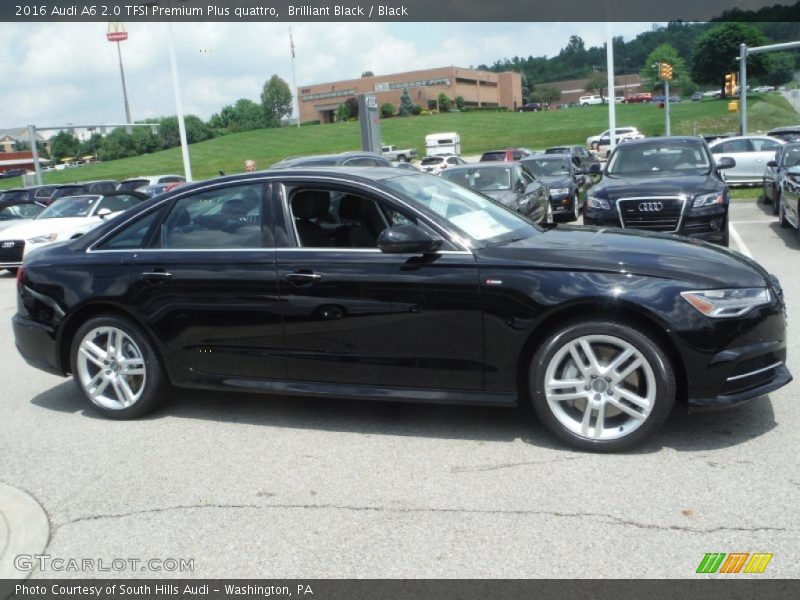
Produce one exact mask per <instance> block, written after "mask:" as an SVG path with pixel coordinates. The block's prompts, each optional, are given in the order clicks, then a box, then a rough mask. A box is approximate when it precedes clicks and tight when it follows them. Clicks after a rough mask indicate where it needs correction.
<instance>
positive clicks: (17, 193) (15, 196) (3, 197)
mask: <svg viewBox="0 0 800 600" xmlns="http://www.w3.org/2000/svg"><path fill="white" fill-rule="evenodd" d="M27 195H28V193H27V192H26V191H25V190H9V191H8V192H3V193H2V194H0V202H8V201H9V200H24V199H25V198H26V197H27Z"/></svg>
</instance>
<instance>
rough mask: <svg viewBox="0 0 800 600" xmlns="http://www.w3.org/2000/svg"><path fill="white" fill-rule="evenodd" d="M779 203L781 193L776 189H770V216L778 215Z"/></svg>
mask: <svg viewBox="0 0 800 600" xmlns="http://www.w3.org/2000/svg"><path fill="white" fill-rule="evenodd" d="M780 201H781V192H780V190H779V189H778V188H777V187H773V188H772V214H773V215H777V214H778V210H779V209H778V204H779V203H780Z"/></svg>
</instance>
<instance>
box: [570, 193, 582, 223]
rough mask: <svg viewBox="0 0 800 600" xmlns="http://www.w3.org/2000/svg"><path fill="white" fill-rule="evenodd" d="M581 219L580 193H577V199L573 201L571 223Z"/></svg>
mask: <svg viewBox="0 0 800 600" xmlns="http://www.w3.org/2000/svg"><path fill="white" fill-rule="evenodd" d="M580 218H581V203H580V198H578V193H577V192H576V193H575V197H574V198H573V199H572V218H571V219H570V221H572V222H575V221H577V220H578V219H580Z"/></svg>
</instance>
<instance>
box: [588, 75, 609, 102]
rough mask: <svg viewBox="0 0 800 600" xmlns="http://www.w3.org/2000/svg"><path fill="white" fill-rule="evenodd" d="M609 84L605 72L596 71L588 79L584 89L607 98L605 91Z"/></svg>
mask: <svg viewBox="0 0 800 600" xmlns="http://www.w3.org/2000/svg"><path fill="white" fill-rule="evenodd" d="M607 85H608V78H607V77H606V74H605V73H594V74H592V76H591V77H589V79H587V80H586V85H585V86H584V88H583V89H584V90H585V91H587V92H592V93H595V94H598V95H599V96H600V97H601V98H605V95H604V94H603V92H604V91H605V89H606V86H607Z"/></svg>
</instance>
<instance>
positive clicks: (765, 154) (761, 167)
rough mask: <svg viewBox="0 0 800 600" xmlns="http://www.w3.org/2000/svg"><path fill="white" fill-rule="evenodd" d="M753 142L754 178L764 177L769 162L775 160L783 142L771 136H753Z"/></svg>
mask: <svg viewBox="0 0 800 600" xmlns="http://www.w3.org/2000/svg"><path fill="white" fill-rule="evenodd" d="M751 142H752V144H753V178H754V179H759V180H760V179H762V178H763V177H764V173H765V172H766V170H767V163H768V162H769V161H771V160H775V158H776V156H775V155H776V153H777V152H778V151H779V150H780V149H781V144H779V143H778V142H776V141H775V140H773V139H770V138H752V140H751Z"/></svg>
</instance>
